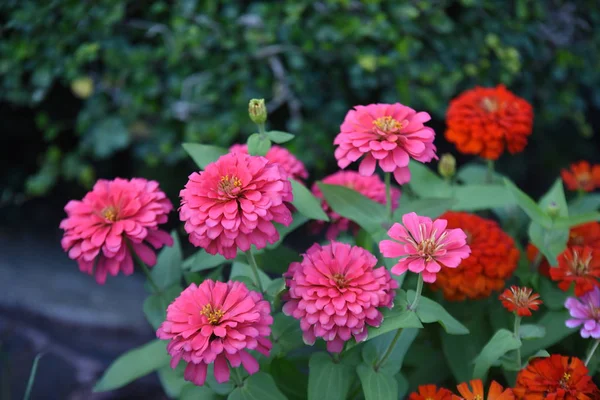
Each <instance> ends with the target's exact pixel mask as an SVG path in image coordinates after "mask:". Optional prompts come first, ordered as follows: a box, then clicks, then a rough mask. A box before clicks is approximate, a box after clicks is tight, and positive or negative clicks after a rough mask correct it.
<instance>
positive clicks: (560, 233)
mask: <svg viewBox="0 0 600 400" xmlns="http://www.w3.org/2000/svg"><path fill="white" fill-rule="evenodd" d="M528 234H529V239H530V240H531V243H533V244H534V245H535V246H536V247H537V248H538V249H539V250H540V251H541V252H542V254H544V256H545V257H546V259H547V260H548V262H549V263H550V265H552V266H554V265H557V264H558V261H557V257H558V256H559V254H561V253H562V252H563V251H564V250H565V249H566V248H567V241H568V240H569V230H568V229H548V228H544V227H543V226H541V225H540V224H538V223H537V222H531V224H530V225H529V230H528Z"/></svg>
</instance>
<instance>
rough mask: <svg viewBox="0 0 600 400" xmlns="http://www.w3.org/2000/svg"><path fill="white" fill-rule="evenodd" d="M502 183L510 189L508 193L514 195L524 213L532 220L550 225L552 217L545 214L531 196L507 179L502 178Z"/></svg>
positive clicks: (545, 225)
mask: <svg viewBox="0 0 600 400" xmlns="http://www.w3.org/2000/svg"><path fill="white" fill-rule="evenodd" d="M504 184H505V185H506V187H507V188H508V190H509V191H510V193H511V194H512V195H513V196H514V198H515V201H516V202H517V204H518V205H519V207H521V208H522V209H523V211H525V214H527V215H528V216H529V218H531V220H532V221H535V222H537V223H538V224H540V225H542V226H543V227H545V228H551V227H552V219H551V218H550V216H549V215H548V214H546V213H545V212H544V211H543V210H542V209H541V208H540V206H538V205H537V204H536V202H535V201H533V199H532V198H531V197H529V196H528V195H527V194H526V193H524V192H523V191H521V190H520V189H519V188H518V187H516V186H515V184H514V183H512V182H511V181H510V180H508V179H506V178H505V179H504Z"/></svg>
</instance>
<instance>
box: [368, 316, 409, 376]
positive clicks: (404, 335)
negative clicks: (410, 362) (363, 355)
mask: <svg viewBox="0 0 600 400" xmlns="http://www.w3.org/2000/svg"><path fill="white" fill-rule="evenodd" d="M419 332H420V329H417V328H404V329H402V332H401V333H400V337H399V338H398V341H397V342H396V345H395V346H394V349H393V350H392V352H391V353H390V355H389V357H388V358H387V359H386V360H385V361H384V363H383V364H381V369H385V370H386V372H387V373H389V375H392V376H393V375H396V374H397V373H398V372H400V369H401V368H402V364H403V363H404V357H405V356H406V353H407V352H408V349H409V348H410V345H411V344H412V343H413V342H414V340H415V339H416V338H417V336H418V335H419ZM395 336H396V331H392V332H388V333H386V334H384V335H381V336H379V337H377V338H375V339H372V338H369V341H368V342H367V345H371V344H372V345H373V346H374V348H375V349H376V353H377V359H379V358H381V357H382V356H383V355H384V354H385V352H386V351H387V349H388V348H389V346H390V344H391V342H392V340H393V339H394V337H395ZM366 347H367V346H365V347H364V348H366ZM364 348H363V349H364Z"/></svg>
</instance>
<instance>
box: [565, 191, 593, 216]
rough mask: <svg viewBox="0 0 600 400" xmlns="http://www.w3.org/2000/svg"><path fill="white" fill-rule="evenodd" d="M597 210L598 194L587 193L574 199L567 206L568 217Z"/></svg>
mask: <svg viewBox="0 0 600 400" xmlns="http://www.w3.org/2000/svg"><path fill="white" fill-rule="evenodd" d="M598 208H600V193H588V194H586V195H585V196H583V197H578V198H576V199H575V200H573V201H572V202H571V203H570V204H569V215H571V216H575V215H580V214H586V213H591V212H593V211H598Z"/></svg>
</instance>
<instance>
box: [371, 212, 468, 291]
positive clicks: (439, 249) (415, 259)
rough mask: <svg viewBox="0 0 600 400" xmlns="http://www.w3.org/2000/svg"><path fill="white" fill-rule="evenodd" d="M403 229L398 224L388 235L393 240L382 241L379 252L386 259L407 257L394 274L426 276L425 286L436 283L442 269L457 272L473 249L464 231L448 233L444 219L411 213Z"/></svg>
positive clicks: (424, 278)
mask: <svg viewBox="0 0 600 400" xmlns="http://www.w3.org/2000/svg"><path fill="white" fill-rule="evenodd" d="M402 223H403V224H404V226H402V225H400V224H398V223H395V224H394V225H392V227H391V228H390V230H389V231H388V235H389V236H390V237H391V238H392V239H394V240H382V241H381V242H380V243H379V250H380V251H381V254H383V256H384V257H388V258H396V257H404V258H402V259H400V260H399V261H398V263H397V264H396V265H394V266H393V267H392V273H393V274H396V275H402V274H403V273H405V272H406V271H407V270H409V271H411V272H414V273H416V274H420V273H422V274H423V280H424V281H425V282H429V283H431V282H435V278H436V274H437V273H438V272H439V271H440V270H441V269H442V266H444V267H448V268H456V267H458V265H459V264H460V263H461V261H462V260H464V259H465V258H467V257H468V256H469V254H470V253H471V249H470V248H469V246H468V245H467V235H466V234H465V233H464V232H463V230H462V229H446V226H447V224H448V222H447V221H446V220H445V219H436V220H435V221H433V222H432V221H431V218H427V217H419V216H418V215H417V214H415V213H414V212H413V213H408V214H404V215H403V216H402Z"/></svg>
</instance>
